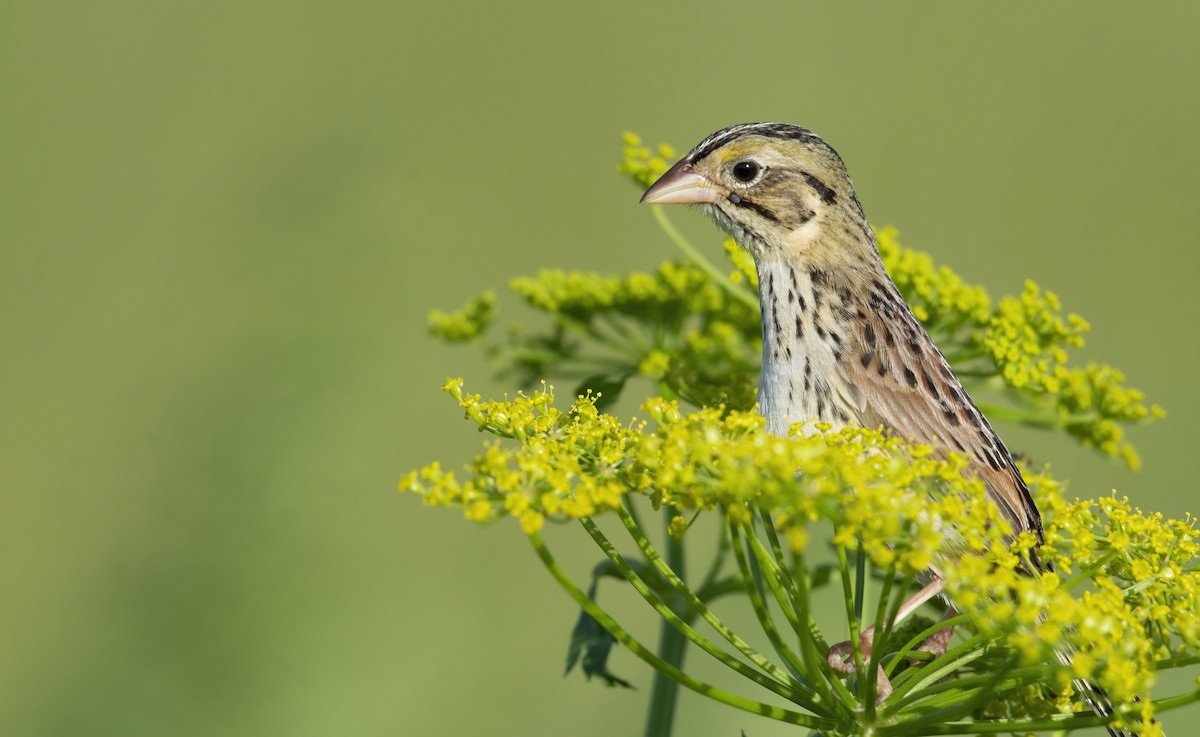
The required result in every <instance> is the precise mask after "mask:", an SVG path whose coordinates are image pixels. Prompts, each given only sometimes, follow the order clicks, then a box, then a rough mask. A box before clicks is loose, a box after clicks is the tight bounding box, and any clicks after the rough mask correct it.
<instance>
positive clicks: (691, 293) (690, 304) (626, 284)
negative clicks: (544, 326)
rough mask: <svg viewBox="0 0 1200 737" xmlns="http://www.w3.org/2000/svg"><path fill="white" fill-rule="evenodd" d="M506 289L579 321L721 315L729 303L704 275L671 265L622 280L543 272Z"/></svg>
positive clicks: (615, 277)
mask: <svg viewBox="0 0 1200 737" xmlns="http://www.w3.org/2000/svg"><path fill="white" fill-rule="evenodd" d="M509 286H510V287H511V288H512V290H513V291H514V292H516V293H517V294H519V295H521V297H522V298H523V299H524V300H525V301H526V302H528V303H529V305H530V306H532V307H535V308H537V309H539V310H544V311H546V312H549V313H559V314H565V315H571V316H574V317H578V318H587V317H591V316H594V315H596V314H598V313H604V312H618V313H622V314H627V315H631V316H640V315H644V314H645V312H646V311H647V310H649V311H651V312H653V313H657V314H659V315H661V314H662V313H663V312H665V311H669V310H683V311H685V312H689V313H711V312H720V311H722V310H724V309H726V306H727V303H728V301H729V300H728V296H727V295H726V294H725V292H723V291H722V290H721V289H719V288H718V287H717V286H716V285H715V284H713V283H712V279H710V278H709V277H708V275H707V274H705V273H704V272H703V271H701V270H700V269H697V268H696V267H694V266H690V265H687V264H677V263H672V262H670V261H668V262H665V263H663V264H661V265H660V266H659V267H658V270H657V271H655V272H654V273H653V274H647V273H644V272H636V271H635V272H632V273H630V274H626V275H624V276H603V275H600V274H594V273H588V272H580V271H570V272H567V271H561V270H557V269H543V270H541V271H539V272H538V274H537V276H535V277H532V278H529V277H525V278H519V279H513V280H512V281H511V282H509Z"/></svg>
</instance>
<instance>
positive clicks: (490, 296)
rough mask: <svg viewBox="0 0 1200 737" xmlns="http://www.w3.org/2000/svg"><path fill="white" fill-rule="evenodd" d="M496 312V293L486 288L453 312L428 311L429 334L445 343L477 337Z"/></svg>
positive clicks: (461, 341)
mask: <svg viewBox="0 0 1200 737" xmlns="http://www.w3.org/2000/svg"><path fill="white" fill-rule="evenodd" d="M495 314H496V293H495V292H493V291H491V290H488V291H486V292H484V293H483V294H481V295H479V296H478V297H475V298H474V299H471V300H470V301H468V302H467V304H466V305H464V306H463V307H462V308H460V309H457V310H454V311H453V312H443V311H442V310H430V311H429V334H430V335H432V336H433V337H435V338H440V339H441V340H444V341H446V342H447V343H463V342H466V341H468V340H472V339H474V338H478V337H479V336H480V335H481V334H482V333H483V331H484V330H486V329H487V327H488V325H490V324H491V322H492V317H493V316H494V315H495Z"/></svg>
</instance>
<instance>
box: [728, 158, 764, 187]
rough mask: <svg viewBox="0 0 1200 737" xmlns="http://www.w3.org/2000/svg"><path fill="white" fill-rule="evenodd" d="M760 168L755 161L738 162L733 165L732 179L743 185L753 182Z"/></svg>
mask: <svg viewBox="0 0 1200 737" xmlns="http://www.w3.org/2000/svg"><path fill="white" fill-rule="evenodd" d="M760 171H762V168H761V167H760V166H759V165H758V163H757V162H755V161H739V162H737V163H736V164H734V165H733V178H734V179H736V180H738V181H739V182H741V183H743V184H749V183H750V182H753V181H754V180H755V178H756V177H758V173H759V172H760Z"/></svg>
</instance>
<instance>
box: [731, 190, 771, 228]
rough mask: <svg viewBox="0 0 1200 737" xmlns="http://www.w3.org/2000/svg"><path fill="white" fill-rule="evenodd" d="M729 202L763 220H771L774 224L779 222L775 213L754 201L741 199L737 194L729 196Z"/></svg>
mask: <svg viewBox="0 0 1200 737" xmlns="http://www.w3.org/2000/svg"><path fill="white" fill-rule="evenodd" d="M729 201H730V202H731V203H733V204H734V205H737V206H738V207H744V208H746V209H747V210H750V211H752V212H756V213H758V214H759V215H761V216H762V217H763V218H765V219H767V220H770V221H771V222H773V223H778V222H779V218H778V217H776V216H775V213H773V212H771V211H770V210H768V209H767V208H765V207H763V206H762V205H760V204H758V203H757V202H754V201H753V200H748V199H746V198H745V197H741V196H739V195H737V194H731V195H729Z"/></svg>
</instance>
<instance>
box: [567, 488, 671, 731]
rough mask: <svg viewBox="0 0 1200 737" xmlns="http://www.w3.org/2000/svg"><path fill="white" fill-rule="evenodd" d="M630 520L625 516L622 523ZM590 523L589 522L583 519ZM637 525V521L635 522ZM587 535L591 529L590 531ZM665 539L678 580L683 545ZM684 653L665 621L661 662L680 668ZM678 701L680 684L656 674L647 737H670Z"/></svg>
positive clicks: (666, 513) (666, 514) (667, 516)
mask: <svg viewBox="0 0 1200 737" xmlns="http://www.w3.org/2000/svg"><path fill="white" fill-rule="evenodd" d="M662 511H663V525H664V526H663V529H664V530H666V526H667V525H669V524H670V523H671V510H670V509H669V508H667V507H663V510H662ZM626 519H629V520H633V518H632V517H630V516H629V515H628V513H626V514H625V515H624V516H623V517H622V521H625V520H626ZM584 522H585V523H590V522H591V520H584ZM634 524H636V522H635V523H634ZM589 532H590V530H589ZM666 538H667V559H668V561H669V563H668V565H669V566H670V567H671V569H672V570H674V571H677V572H678V573H677V574H676V575H677V576H678V577H679V578H680V579H681V580H682V578H683V576H684V565H685V562H686V559H685V557H684V554H683V543H682V541H680V540H677V539H675V538H673V537H671V536H670V535H667V536H666ZM686 653H687V639H686V638H685V637H684V635H683V633H682V632H680V631H679V630H678V629H676V628H675V627H674V626H673V625H672V623H671V622H670V621H669V620H666V619H664V620H663V621H662V624H660V625H659V628H658V655H659V657H660V658H662V660H663V662H664V663H667V664H668V665H670V666H672V667H674V668H679V667H680V666H682V665H683V656H684V655H685V654H686ZM678 700H679V684H678V683H676V682H675V681H673V680H672V679H670V678H668V677H667V676H666V674H664V673H663V672H662V671H655V673H654V685H653V686H652V687H651V690H650V710H649V711H648V712H647V713H646V731H645V735H646V737H670V735H671V727H672V726H673V724H674V721H675V704H676V702H677V701H678Z"/></svg>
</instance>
